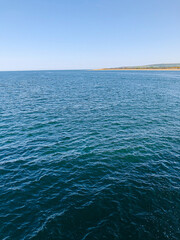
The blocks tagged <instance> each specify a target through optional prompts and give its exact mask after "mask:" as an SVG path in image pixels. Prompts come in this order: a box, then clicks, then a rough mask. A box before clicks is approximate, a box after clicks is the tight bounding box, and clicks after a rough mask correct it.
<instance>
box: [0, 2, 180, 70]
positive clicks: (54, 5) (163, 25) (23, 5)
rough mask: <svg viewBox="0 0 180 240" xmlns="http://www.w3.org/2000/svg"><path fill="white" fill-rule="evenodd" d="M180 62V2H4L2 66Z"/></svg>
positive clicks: (74, 66) (0, 36) (0, 9)
mask: <svg viewBox="0 0 180 240" xmlns="http://www.w3.org/2000/svg"><path fill="white" fill-rule="evenodd" d="M176 62H178V63H179V62H180V0H171V1H169V0H150V1H145V0H123V1H121V0H29V1H28V0H0V70H33V69H89V68H101V67H118V66H126V65H141V64H150V63H176Z"/></svg>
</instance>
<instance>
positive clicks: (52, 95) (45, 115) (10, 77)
mask: <svg viewBox="0 0 180 240" xmlns="http://www.w3.org/2000/svg"><path fill="white" fill-rule="evenodd" d="M0 239H2V240H26V239H28V240H38V239H40V240H41V239H42V240H45V239H60V240H61V239H62V240H64V239H65V240H95V239H97V240H106V239H107V240H111V239H113V240H119V239H120V240H137V239H140V240H141V239H142V240H145V239H146V240H166V239H167V240H178V239H180V72H179V71H176V72H171V71H85V70H84V71H31V72H28V71H27V72H0Z"/></svg>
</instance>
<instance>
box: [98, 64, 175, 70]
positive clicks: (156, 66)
mask: <svg viewBox="0 0 180 240" xmlns="http://www.w3.org/2000/svg"><path fill="white" fill-rule="evenodd" d="M99 70H180V63H170V64H167V63H165V64H150V65H143V66H126V67H116V68H102V69H99Z"/></svg>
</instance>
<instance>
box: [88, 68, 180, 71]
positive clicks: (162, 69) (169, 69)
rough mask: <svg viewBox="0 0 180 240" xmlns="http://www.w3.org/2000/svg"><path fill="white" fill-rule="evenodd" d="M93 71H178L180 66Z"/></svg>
mask: <svg viewBox="0 0 180 240" xmlns="http://www.w3.org/2000/svg"><path fill="white" fill-rule="evenodd" d="M93 71H180V68H101V69H93Z"/></svg>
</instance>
